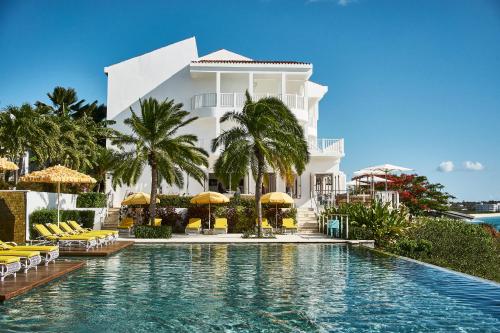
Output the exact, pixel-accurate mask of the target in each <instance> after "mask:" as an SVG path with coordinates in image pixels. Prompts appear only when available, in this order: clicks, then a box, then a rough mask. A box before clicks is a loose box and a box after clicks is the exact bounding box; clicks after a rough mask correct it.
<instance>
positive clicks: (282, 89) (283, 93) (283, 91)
mask: <svg viewBox="0 0 500 333" xmlns="http://www.w3.org/2000/svg"><path fill="white" fill-rule="evenodd" d="M285 94H286V75H285V73H281V101H282V102H283V103H285V104H286V98H285Z"/></svg>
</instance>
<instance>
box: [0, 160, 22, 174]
mask: <svg viewBox="0 0 500 333" xmlns="http://www.w3.org/2000/svg"><path fill="white" fill-rule="evenodd" d="M17 169H19V167H18V166H17V165H16V164H15V163H14V162H11V161H9V160H8V159H6V158H5V157H2V158H0V171H15V170H17Z"/></svg>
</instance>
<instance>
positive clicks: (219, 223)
mask: <svg viewBox="0 0 500 333" xmlns="http://www.w3.org/2000/svg"><path fill="white" fill-rule="evenodd" d="M214 229H227V219H226V218H223V217H219V218H216V219H215V224H214Z"/></svg>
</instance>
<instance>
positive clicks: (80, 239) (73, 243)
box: [33, 224, 97, 250]
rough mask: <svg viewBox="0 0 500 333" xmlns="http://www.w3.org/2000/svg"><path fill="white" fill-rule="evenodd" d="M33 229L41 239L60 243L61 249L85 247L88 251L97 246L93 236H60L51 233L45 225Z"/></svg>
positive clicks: (34, 226)
mask: <svg viewBox="0 0 500 333" xmlns="http://www.w3.org/2000/svg"><path fill="white" fill-rule="evenodd" d="M33 228H34V229H35V230H36V232H38V234H39V235H40V238H41V239H45V240H47V241H49V242H52V243H58V244H59V247H61V248H71V247H84V248H85V249H86V250H88V249H90V248H93V247H95V246H97V239H96V237H93V236H82V235H71V236H58V235H55V234H53V233H52V232H50V231H49V229H47V228H46V227H45V226H44V225H43V224H35V225H33Z"/></svg>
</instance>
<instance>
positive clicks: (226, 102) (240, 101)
mask: <svg viewBox="0 0 500 333" xmlns="http://www.w3.org/2000/svg"><path fill="white" fill-rule="evenodd" d="M265 97H276V98H278V99H280V100H281V101H283V103H284V104H285V105H286V106H288V107H289V108H290V109H299V110H304V109H305V99H304V96H300V95H297V94H285V95H281V94H271V93H265V94H254V95H253V100H254V101H255V100H259V99H261V98H265ZM217 101H218V102H219V103H218V104H217ZM244 104H245V94H244V93H220V94H219V96H217V93H205V94H198V95H194V96H193V97H192V98H191V108H192V109H193V110H195V109H199V108H206V107H217V106H219V107H223V108H241V107H243V105H244Z"/></svg>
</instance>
